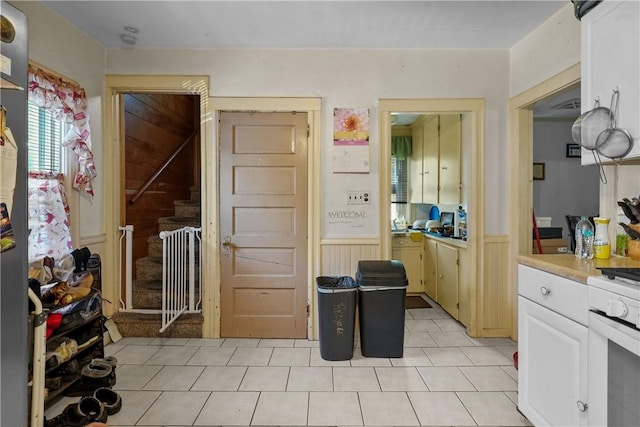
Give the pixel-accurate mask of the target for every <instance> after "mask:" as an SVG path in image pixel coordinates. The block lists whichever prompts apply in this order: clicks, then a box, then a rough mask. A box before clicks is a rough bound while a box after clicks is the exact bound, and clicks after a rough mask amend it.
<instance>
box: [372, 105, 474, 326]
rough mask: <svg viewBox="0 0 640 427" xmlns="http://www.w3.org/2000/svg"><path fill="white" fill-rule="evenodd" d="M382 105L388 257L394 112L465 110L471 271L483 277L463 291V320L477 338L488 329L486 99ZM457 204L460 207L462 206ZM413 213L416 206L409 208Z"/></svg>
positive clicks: (387, 251) (385, 250) (386, 253)
mask: <svg viewBox="0 0 640 427" xmlns="http://www.w3.org/2000/svg"><path fill="white" fill-rule="evenodd" d="M379 105H380V107H379V108H380V184H379V188H380V221H381V226H380V230H381V238H380V245H381V253H382V256H383V258H387V259H388V258H389V257H390V256H391V211H392V209H391V206H392V203H391V200H392V198H391V194H392V185H391V134H392V123H393V122H394V121H396V123H397V119H394V116H396V117H397V116H401V115H403V114H406V115H414V116H429V115H439V114H459V115H460V116H461V127H462V133H463V134H464V135H466V136H467V141H466V150H467V151H466V152H465V156H463V158H464V160H463V163H462V168H463V169H464V170H465V173H464V174H463V182H462V185H463V186H464V187H465V188H464V189H463V192H464V193H465V196H464V198H463V201H464V203H465V206H466V207H467V210H468V224H473V226H471V225H470V226H469V239H468V241H467V248H466V251H467V252H466V256H467V259H468V262H467V264H466V265H465V269H466V270H465V274H468V277H473V278H477V279H475V280H473V282H472V283H471V282H469V286H468V287H462V289H461V291H459V297H458V299H459V301H458V302H459V303H460V308H461V311H462V312H465V313H468V314H467V315H468V318H464V319H462V318H461V319H460V321H461V322H462V323H463V324H465V325H469V326H468V328H467V332H468V333H469V335H471V336H479V335H478V334H480V333H482V331H483V325H482V310H484V307H483V306H482V305H481V304H478V301H481V300H482V298H483V292H484V289H483V282H484V281H483V277H482V273H481V272H482V270H481V265H482V260H480V259H479V258H480V251H479V249H480V248H482V247H483V245H484V162H483V161H482V159H483V158H484V130H483V126H484V100H483V99H382V100H380V101H379ZM456 207H457V206H456ZM407 212H410V210H407Z"/></svg>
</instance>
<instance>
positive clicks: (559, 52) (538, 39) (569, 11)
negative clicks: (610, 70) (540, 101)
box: [510, 1, 581, 96]
mask: <svg viewBox="0 0 640 427" xmlns="http://www.w3.org/2000/svg"><path fill="white" fill-rule="evenodd" d="M580 40H581V38H580V21H578V20H577V19H576V18H575V16H574V14H573V4H572V3H570V2H569V1H567V5H566V6H565V7H563V8H562V9H560V10H559V11H558V12H556V13H555V14H554V15H553V16H552V17H551V18H549V19H548V20H547V21H545V22H544V23H543V24H542V25H540V26H539V27H538V28H536V29H535V30H533V31H532V32H531V33H529V34H528V35H527V36H526V37H524V38H523V39H522V40H520V41H519V42H518V43H516V44H515V45H514V46H513V47H512V48H511V57H510V62H511V86H510V93H511V96H515V95H517V94H519V93H522V92H524V91H525V90H527V89H530V88H532V87H534V86H535V85H537V84H538V83H541V82H543V81H545V80H546V79H548V78H549V77H552V76H554V75H556V74H558V73H559V72H561V71H564V70H566V69H567V68H569V67H571V66H573V65H575V64H577V63H579V62H580Z"/></svg>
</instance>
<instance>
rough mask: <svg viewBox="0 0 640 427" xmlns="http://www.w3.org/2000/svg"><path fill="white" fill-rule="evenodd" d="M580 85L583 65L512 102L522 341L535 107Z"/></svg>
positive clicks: (513, 252)
mask: <svg viewBox="0 0 640 427" xmlns="http://www.w3.org/2000/svg"><path fill="white" fill-rule="evenodd" d="M579 82H580V63H578V64H575V65H573V66H571V67H569V68H567V69H566V70H564V71H562V72H560V73H558V74H556V75H554V76H552V77H550V78H549V79H547V80H545V81H543V82H542V83H540V84H538V85H536V86H534V87H532V88H531V89H528V90H526V91H524V92H522V93H520V94H518V95H516V96H514V97H512V98H510V99H509V144H508V147H509V165H510V170H509V212H510V215H509V236H511V239H510V245H509V258H510V260H511V261H510V262H509V276H508V277H509V278H510V281H509V282H510V283H511V284H512V285H511V287H510V291H511V292H510V293H511V295H510V296H509V301H511V307H512V324H513V331H512V334H511V335H512V338H513V339H514V340H517V339H518V259H517V258H518V256H519V255H531V248H532V244H533V238H532V235H531V212H532V209H533V107H534V106H535V104H536V103H538V102H540V101H541V100H543V99H545V98H548V97H550V96H553V95H555V94H557V93H558V92H561V91H563V90H565V89H567V88H569V87H571V86H573V85H575V84H577V83H579Z"/></svg>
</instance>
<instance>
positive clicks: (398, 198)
mask: <svg viewBox="0 0 640 427" xmlns="http://www.w3.org/2000/svg"><path fill="white" fill-rule="evenodd" d="M407 187H408V185H407V159H406V158H405V159H403V160H400V159H398V158H397V157H396V156H392V157H391V203H407Z"/></svg>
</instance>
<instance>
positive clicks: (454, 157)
mask: <svg viewBox="0 0 640 427" xmlns="http://www.w3.org/2000/svg"><path fill="white" fill-rule="evenodd" d="M460 137H461V130H460V115H459V114H443V115H441V116H440V177H439V178H440V197H439V203H443V204H450V205H457V204H458V203H460V190H461V189H460Z"/></svg>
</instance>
